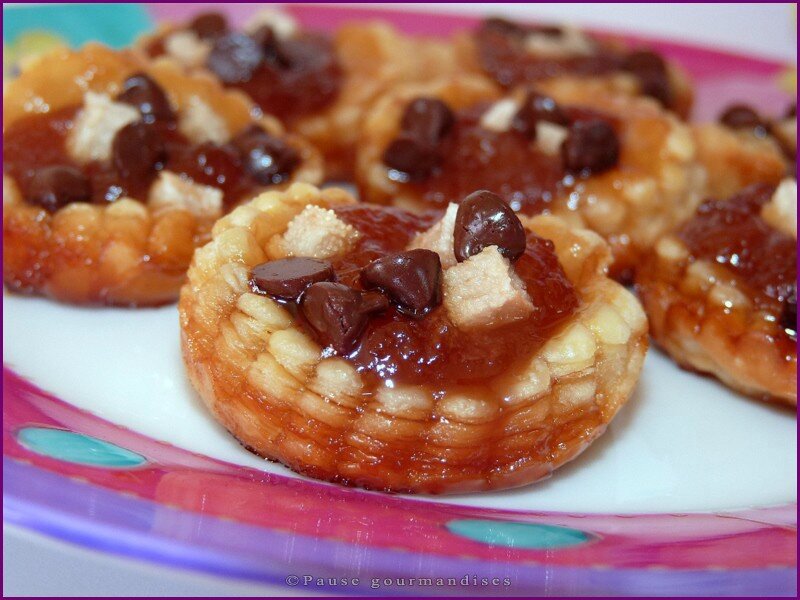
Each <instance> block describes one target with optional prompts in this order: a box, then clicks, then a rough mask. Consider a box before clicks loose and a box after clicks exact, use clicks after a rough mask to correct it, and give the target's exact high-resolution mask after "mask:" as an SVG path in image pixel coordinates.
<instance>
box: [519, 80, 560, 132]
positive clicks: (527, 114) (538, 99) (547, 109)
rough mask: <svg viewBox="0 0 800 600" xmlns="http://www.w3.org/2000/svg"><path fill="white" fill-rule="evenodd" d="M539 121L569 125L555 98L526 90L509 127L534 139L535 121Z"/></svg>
mask: <svg viewBox="0 0 800 600" xmlns="http://www.w3.org/2000/svg"><path fill="white" fill-rule="evenodd" d="M539 121H547V122H548V123H555V124H556V125H562V126H566V125H569V117H568V116H567V115H566V113H565V112H564V111H563V110H561V108H559V106H558V105H557V104H556V101H555V100H553V99H552V98H550V97H549V96H545V95H543V94H539V93H537V92H528V95H527V96H526V97H525V100H524V101H523V103H522V106H521V107H520V109H519V110H518V111H517V114H516V115H514V120H513V121H512V122H511V127H512V128H513V129H514V130H515V131H519V132H520V133H522V134H524V135H526V136H527V137H529V138H530V139H532V140H533V139H536V123H538V122H539Z"/></svg>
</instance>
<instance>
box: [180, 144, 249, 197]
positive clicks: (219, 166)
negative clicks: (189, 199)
mask: <svg viewBox="0 0 800 600" xmlns="http://www.w3.org/2000/svg"><path fill="white" fill-rule="evenodd" d="M192 159H193V161H194V166H195V168H196V171H197V172H199V173H200V175H198V176H197V178H196V179H197V180H198V182H199V183H203V184H206V185H212V186H215V187H220V186H223V185H225V184H226V183H228V184H230V183H231V182H233V181H234V180H236V178H237V177H239V175H240V174H241V169H242V160H241V157H240V156H239V153H238V152H237V151H236V150H235V149H234V148H232V147H231V146H230V145H228V144H223V145H221V146H220V145H217V144H215V143H213V142H203V143H202V144H199V145H198V146H196V147H195V148H194V150H193V151H192Z"/></svg>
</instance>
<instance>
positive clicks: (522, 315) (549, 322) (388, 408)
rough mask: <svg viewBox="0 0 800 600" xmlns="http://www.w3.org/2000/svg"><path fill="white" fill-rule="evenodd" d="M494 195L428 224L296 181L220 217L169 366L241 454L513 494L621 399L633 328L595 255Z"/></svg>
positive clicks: (642, 341) (631, 362)
mask: <svg viewBox="0 0 800 600" xmlns="http://www.w3.org/2000/svg"><path fill="white" fill-rule="evenodd" d="M523 221H524V226H523V224H522V223H521V222H520V221H519V220H518V219H517V217H516V216H514V214H513V213H512V212H511V211H510V210H509V209H508V208H507V207H506V206H505V205H504V204H503V202H502V201H501V200H500V199H499V198H497V197H496V196H494V195H493V194H491V193H489V192H485V191H481V192H476V193H475V194H472V195H471V196H470V198H469V199H467V200H465V201H464V202H463V203H462V204H461V205H460V207H459V206H456V205H452V206H451V207H450V209H449V210H448V213H447V214H446V215H445V217H444V218H443V219H441V220H437V218H436V217H435V216H431V215H428V216H425V217H421V216H416V215H413V214H411V213H407V212H405V211H402V210H399V209H397V208H391V207H381V206H371V205H366V204H359V203H356V202H355V201H354V200H353V198H352V197H351V196H350V195H349V194H348V193H346V192H345V191H343V190H339V189H335V188H329V189H325V190H321V191H320V190H318V189H316V188H314V187H313V186H309V185H303V184H296V185H294V186H292V187H291V188H289V189H288V190H287V191H285V192H268V193H265V194H262V195H261V196H259V197H258V198H256V199H255V200H253V201H252V202H250V203H248V204H246V205H244V206H241V207H239V208H237V209H236V210H234V211H233V212H232V213H231V214H230V215H228V216H226V217H224V218H222V219H221V220H220V221H219V222H218V223H217V224H216V225H215V227H214V230H213V232H212V240H211V242H209V243H208V244H207V245H206V246H204V247H203V248H201V249H199V250H198V251H197V252H196V254H195V258H194V260H193V263H192V266H191V267H190V269H189V280H188V283H187V284H186V286H185V287H184V288H183V291H182V293H181V299H180V302H179V311H180V318H181V334H182V347H183V356H184V362H185V364H186V367H187V369H188V372H189V376H190V379H191V381H192V383H193V385H194V387H195V388H196V389H197V391H198V392H199V393H200V396H201V397H202V398H203V400H204V402H205V403H206V405H207V406H208V408H209V409H210V410H211V412H212V413H213V414H214V416H215V417H216V418H217V419H218V420H219V421H220V422H221V423H222V424H223V425H224V426H225V427H226V428H227V429H228V430H229V431H230V432H231V433H232V434H233V435H234V436H235V437H236V438H237V439H238V440H239V442H240V443H242V444H243V445H244V446H245V447H246V448H248V449H250V450H251V451H253V452H255V453H257V454H259V455H261V456H264V457H266V458H270V459H273V460H277V461H280V462H282V463H283V464H285V465H287V466H288V467H290V468H291V469H293V470H295V471H297V472H300V473H303V474H306V475H309V476H311V477H315V478H319V479H323V480H329V481H336V482H340V483H343V484H347V485H353V486H360V487H365V488H370V489H379V490H391V491H398V492H400V491H402V492H419V493H432V494H440V493H459V492H471V491H479V490H489V489H502V488H510V487H517V486H521V485H526V484H528V483H531V482H533V481H536V480H538V479H540V478H542V477H544V476H546V475H548V474H549V473H550V472H551V471H552V470H553V469H555V468H557V467H559V466H560V465H562V464H563V463H565V462H567V461H568V460H571V459H572V458H574V457H575V456H577V455H578V454H579V453H580V452H581V451H582V450H584V449H585V448H586V447H587V446H588V445H589V443H590V442H591V441H592V440H593V439H595V438H596V437H597V436H598V435H600V434H601V433H602V432H603V431H604V430H605V428H606V426H607V424H608V423H609V422H610V421H611V419H612V418H613V416H614V415H615V414H616V412H617V411H618V410H619V409H620V408H621V407H622V405H623V404H624V403H625V402H626V400H627V399H628V398H629V396H630V395H631V392H632V390H633V388H634V386H635V384H636V381H637V379H638V376H639V372H640V370H641V366H642V362H643V359H644V355H645V352H646V349H647V320H646V318H645V316H644V313H643V311H642V309H641V306H640V305H639V304H638V302H637V301H636V299H635V298H634V297H633V295H632V294H631V293H630V292H628V291H627V290H625V288H623V287H622V286H621V285H619V284H618V283H616V282H614V281H613V280H611V279H609V278H608V276H607V275H606V269H607V266H608V264H609V261H610V253H609V250H608V246H607V245H606V244H605V242H603V240H602V239H601V238H600V237H599V236H597V235H596V234H594V233H592V232H590V231H587V230H582V229H575V228H571V227H569V226H568V225H567V224H566V223H564V222H563V221H561V220H560V219H557V218H555V217H551V216H538V217H534V218H531V219H523Z"/></svg>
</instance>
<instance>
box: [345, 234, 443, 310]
mask: <svg viewBox="0 0 800 600" xmlns="http://www.w3.org/2000/svg"><path fill="white" fill-rule="evenodd" d="M441 279H442V263H441V260H440V259H439V255H438V254H436V252H431V251H430V250H424V249H417V250H409V251H408V252H400V253H398V254H392V255H390V256H384V257H383V258H379V259H378V260H374V261H372V262H371V263H370V264H368V265H367V266H366V267H364V269H363V270H362V271H361V283H362V284H363V285H364V287H365V288H368V289H371V288H378V289H380V290H381V291H383V292H384V293H386V294H387V295H388V296H389V298H390V299H391V300H392V301H393V302H394V303H395V304H397V307H398V309H399V310H400V312H403V313H406V314H409V315H412V316H415V317H421V316H423V315H425V314H427V313H428V312H430V310H431V309H432V308H434V307H436V306H438V305H439V304H440V303H441V302H442V281H441Z"/></svg>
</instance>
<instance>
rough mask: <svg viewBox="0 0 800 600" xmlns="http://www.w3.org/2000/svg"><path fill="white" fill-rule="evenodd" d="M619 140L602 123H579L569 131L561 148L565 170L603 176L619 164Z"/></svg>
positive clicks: (590, 121)
mask: <svg viewBox="0 0 800 600" xmlns="http://www.w3.org/2000/svg"><path fill="white" fill-rule="evenodd" d="M619 153H620V147H619V139H618V138H617V133H616V131H614V128H613V127H612V126H611V125H610V124H609V123H607V122H606V121H603V120H602V119H589V120H586V121H583V120H579V121H576V122H575V123H573V124H572V125H571V126H570V128H569V133H568V134H567V139H566V140H564V143H563V144H562V146H561V155H562V158H563V160H564V166H565V168H566V169H567V170H568V171H570V172H572V173H581V172H586V173H601V172H603V171H607V170H608V169H611V168H612V167H614V166H615V165H616V164H617V161H619Z"/></svg>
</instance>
